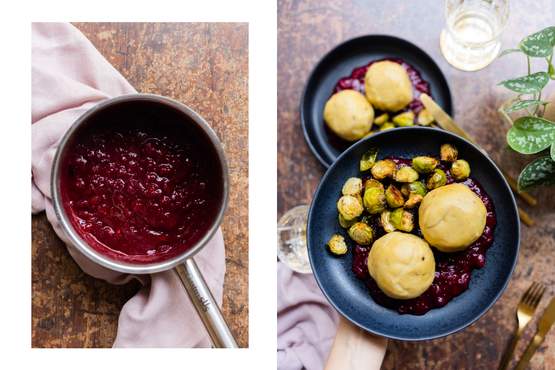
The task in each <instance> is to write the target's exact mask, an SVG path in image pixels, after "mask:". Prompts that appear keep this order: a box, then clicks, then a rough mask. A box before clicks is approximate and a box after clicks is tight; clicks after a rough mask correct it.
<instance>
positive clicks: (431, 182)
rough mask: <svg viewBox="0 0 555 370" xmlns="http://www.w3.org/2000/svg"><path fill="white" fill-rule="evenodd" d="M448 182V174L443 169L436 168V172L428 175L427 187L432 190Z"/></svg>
mask: <svg viewBox="0 0 555 370" xmlns="http://www.w3.org/2000/svg"><path fill="white" fill-rule="evenodd" d="M446 183H447V176H446V175H445V172H443V170H440V169H439V168H436V169H435V170H434V173H433V174H431V175H430V177H428V181H427V182H426V187H427V188H428V189H430V190H432V189H436V188H439V187H440V186H443V185H445V184H446Z"/></svg>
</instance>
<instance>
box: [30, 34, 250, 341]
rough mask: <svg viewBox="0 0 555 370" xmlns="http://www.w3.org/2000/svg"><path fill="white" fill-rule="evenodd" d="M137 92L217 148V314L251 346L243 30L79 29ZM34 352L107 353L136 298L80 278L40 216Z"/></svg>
mask: <svg viewBox="0 0 555 370" xmlns="http://www.w3.org/2000/svg"><path fill="white" fill-rule="evenodd" d="M75 25H76V26H77V28H79V29H80V30H81V31H82V32H83V33H84V34H85V35H86V36H87V37H88V38H89V39H90V40H91V41H92V43H93V44H94V45H95V46H96V47H97V48H98V50H99V51H100V53H101V54H102V55H104V56H105V57H106V59H108V61H109V62H110V63H112V65H114V67H115V68H116V69H117V70H119V71H120V72H121V73H122V74H123V76H124V77H125V78H127V79H128V81H129V82H130V83H131V84H132V85H133V86H134V87H135V88H136V89H137V90H138V91H139V92H145V93H155V94H160V95H166V96H169V97H171V98H174V99H177V100H178V101H181V102H183V103H185V104H187V105H189V106H190V107H191V108H193V109H194V110H196V111H197V112H198V113H199V114H201V115H202V116H203V117H204V118H205V119H206V120H207V121H208V122H209V123H210V124H211V126H212V127H213V128H214V130H215V131H216V132H217V134H218V136H219V137H220V139H221V140H222V142H223V145H224V148H225V151H226V154H227V158H228V164H229V170H230V183H231V190H230V202H229V207H228V209H227V212H226V215H225V219H224V222H223V232H224V239H225V244H226V268H227V272H226V276H225V284H224V304H223V314H224V316H225V318H226V320H227V322H228V323H229V325H230V328H231V330H232V332H233V333H234V335H235V337H236V338H237V341H238V343H239V344H240V346H241V347H247V346H248V213H247V212H248V95H247V94H248V27H247V24H245V23H76V24H75ZM32 233H33V236H32V242H33V245H32V248H33V262H32V274H33V279H32V280H33V284H32V290H33V299H32V304H33V309H32V328H33V332H32V345H33V347H110V346H111V345H112V343H113V340H114V338H115V334H116V329H117V320H118V314H119V311H120V309H121V307H122V306H123V304H124V303H125V301H126V300H127V299H128V298H129V297H131V296H132V295H133V294H134V293H135V292H136V291H137V289H138V288H139V286H138V285H137V284H129V285H126V286H123V287H121V286H113V285H110V284H107V283H105V282H103V281H100V280H97V279H94V278H91V277H89V276H87V275H85V274H83V272H81V270H80V269H79V268H78V266H77V265H76V264H75V263H74V262H73V260H72V259H71V257H70V256H69V254H68V253H67V251H66V249H65V247H64V245H63V244H62V243H61V241H60V240H59V239H58V238H57V237H56V235H55V234H54V232H53V230H52V228H51V227H50V225H49V224H48V221H47V220H46V217H45V216H44V214H41V215H38V216H34V217H33V222H32Z"/></svg>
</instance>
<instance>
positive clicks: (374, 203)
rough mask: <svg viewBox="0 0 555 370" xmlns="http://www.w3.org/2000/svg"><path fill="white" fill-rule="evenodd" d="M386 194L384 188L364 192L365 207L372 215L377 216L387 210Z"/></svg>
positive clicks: (369, 189)
mask: <svg viewBox="0 0 555 370" xmlns="http://www.w3.org/2000/svg"><path fill="white" fill-rule="evenodd" d="M385 205H386V201H385V193H384V191H383V188H382V189H380V188H368V189H365V190H364V207H365V208H366V210H367V211H368V213H370V214H371V215H376V214H378V213H380V212H382V211H383V210H384V209H385Z"/></svg>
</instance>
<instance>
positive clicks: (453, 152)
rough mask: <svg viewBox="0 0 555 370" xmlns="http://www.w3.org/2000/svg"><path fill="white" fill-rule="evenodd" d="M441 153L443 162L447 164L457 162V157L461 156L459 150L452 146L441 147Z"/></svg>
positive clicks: (444, 145)
mask: <svg viewBox="0 0 555 370" xmlns="http://www.w3.org/2000/svg"><path fill="white" fill-rule="evenodd" d="M439 153H440V157H441V160H442V161H445V162H455V161H456V160H457V156H458V155H459V151H458V150H457V148H456V147H455V146H454V145H451V144H443V145H441V148H440V149H439Z"/></svg>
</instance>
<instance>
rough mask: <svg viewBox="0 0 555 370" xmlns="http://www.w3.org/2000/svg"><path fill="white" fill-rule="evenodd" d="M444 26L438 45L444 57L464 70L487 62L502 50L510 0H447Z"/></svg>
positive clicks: (475, 68) (481, 65)
mask: <svg viewBox="0 0 555 370" xmlns="http://www.w3.org/2000/svg"><path fill="white" fill-rule="evenodd" d="M445 17H446V21H447V25H446V28H445V29H444V30H443V31H442V32H441V36H440V47H441V52H442V54H443V56H444V57H445V59H446V60H447V61H448V62H449V64H451V65H452V66H453V67H455V68H458V69H460V70H463V71H476V70H479V69H482V68H484V67H486V66H487V65H489V64H490V63H491V62H493V60H494V59H495V58H496V57H497V55H498V54H499V50H500V49H501V41H500V37H501V33H502V32H503V28H504V27H505V24H506V23H507V19H508V17H509V0H446V1H445Z"/></svg>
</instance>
